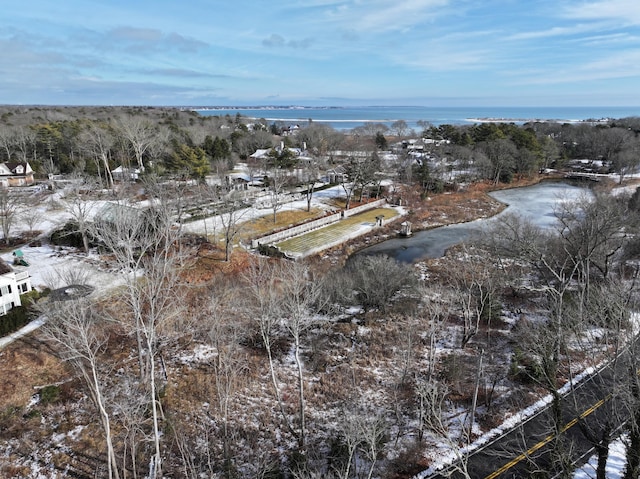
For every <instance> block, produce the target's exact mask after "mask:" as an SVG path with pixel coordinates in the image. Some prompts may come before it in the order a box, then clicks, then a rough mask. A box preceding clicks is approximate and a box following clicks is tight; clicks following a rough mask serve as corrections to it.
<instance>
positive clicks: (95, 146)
mask: <svg viewBox="0 0 640 479" xmlns="http://www.w3.org/2000/svg"><path fill="white" fill-rule="evenodd" d="M81 141H82V146H83V147H84V149H85V151H86V152H87V153H88V154H89V155H91V156H92V157H93V159H94V161H95V162H96V167H97V169H98V176H99V177H100V178H101V174H100V170H101V168H103V169H104V174H105V179H106V180H107V188H113V175H112V174H111V167H110V166H109V157H110V154H111V149H112V148H113V145H114V143H115V140H114V138H113V135H112V134H111V132H110V131H109V130H108V129H107V128H106V127H105V126H103V125H100V124H97V123H90V124H89V127H88V128H87V130H85V131H84V132H83V133H82V135H81ZM101 181H102V180H101Z"/></svg>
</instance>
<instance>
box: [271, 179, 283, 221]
mask: <svg viewBox="0 0 640 479" xmlns="http://www.w3.org/2000/svg"><path fill="white" fill-rule="evenodd" d="M286 183H287V175H286V173H285V172H284V171H283V170H281V169H280V168H273V169H271V170H270V172H269V203H270V204H271V209H272V210H273V222H274V223H275V222H276V214H277V213H278V211H279V210H280V209H281V208H282V206H283V205H284V195H285V191H284V186H285V184H286Z"/></svg>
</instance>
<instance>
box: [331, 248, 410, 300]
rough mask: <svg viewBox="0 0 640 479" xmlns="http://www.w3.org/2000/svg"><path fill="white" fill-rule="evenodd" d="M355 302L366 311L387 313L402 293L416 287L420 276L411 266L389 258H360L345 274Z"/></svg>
mask: <svg viewBox="0 0 640 479" xmlns="http://www.w3.org/2000/svg"><path fill="white" fill-rule="evenodd" d="M342 274H343V275H344V276H346V278H347V281H346V283H347V284H346V285H344V286H343V288H344V287H346V286H349V287H350V288H349V289H345V290H344V291H343V292H345V293H350V294H351V295H352V299H353V300H355V301H356V302H357V303H359V304H361V305H362V306H363V307H364V308H365V309H376V308H379V309H383V310H384V309H386V307H387V306H388V305H389V302H390V301H391V299H392V298H393V296H394V295H395V294H396V293H398V292H399V291H400V290H402V289H405V288H409V287H412V286H413V285H415V282H416V276H415V273H414V271H413V268H411V267H410V266H409V265H406V264H402V263H399V262H397V261H396V260H394V259H393V258H390V257H388V256H384V255H383V256H366V255H358V256H356V257H355V258H353V259H351V260H350V261H349V262H348V263H347V264H346V266H345V268H344V269H343V270H342Z"/></svg>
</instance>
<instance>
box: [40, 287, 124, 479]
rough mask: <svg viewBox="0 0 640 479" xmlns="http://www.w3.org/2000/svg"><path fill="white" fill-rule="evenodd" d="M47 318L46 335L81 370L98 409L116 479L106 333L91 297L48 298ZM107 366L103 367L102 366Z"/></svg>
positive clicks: (112, 477) (117, 477)
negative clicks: (54, 300)
mask: <svg viewBox="0 0 640 479" xmlns="http://www.w3.org/2000/svg"><path fill="white" fill-rule="evenodd" d="M44 312H46V314H47V316H48V318H49V321H48V322H47V323H46V325H45V331H46V333H47V337H48V338H49V339H51V340H52V341H53V342H54V343H55V344H56V345H57V351H59V354H60V357H61V359H63V360H64V361H66V362H68V363H69V364H71V366H72V367H73V369H74V370H75V371H77V372H78V373H80V375H81V376H82V378H83V379H84V382H85V384H86V386H87V389H88V391H89V397H90V398H91V400H92V402H93V404H94V405H95V406H96V409H97V410H98V414H99V418H100V424H101V426H102V430H103V433H104V439H105V441H106V444H107V466H108V471H109V478H110V479H119V477H120V471H119V468H118V463H117V459H116V455H115V450H114V444H113V434H112V428H111V423H112V414H111V413H110V412H109V408H108V405H107V403H106V395H105V392H106V390H107V389H108V388H109V385H108V378H109V376H110V371H109V370H108V367H106V368H105V366H106V365H108V364H109V362H108V361H104V358H103V354H104V353H105V350H106V344H107V340H108V333H107V332H106V331H105V329H104V324H101V321H100V320H99V318H98V316H97V313H96V311H95V309H94V308H93V306H92V305H91V302H90V300H87V299H76V300H70V301H64V302H56V303H51V302H49V303H48V304H47V305H46V306H45V307H43V313H44ZM105 369H106V370H105Z"/></svg>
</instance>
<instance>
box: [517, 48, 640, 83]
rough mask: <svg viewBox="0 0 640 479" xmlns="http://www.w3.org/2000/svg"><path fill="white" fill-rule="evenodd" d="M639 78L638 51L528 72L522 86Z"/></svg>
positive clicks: (639, 53)
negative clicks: (562, 67)
mask: <svg viewBox="0 0 640 479" xmlns="http://www.w3.org/2000/svg"><path fill="white" fill-rule="evenodd" d="M632 77H639V78H640V49H637V50H629V51H623V52H619V53H613V54H608V55H606V56H603V57H601V58H598V59H596V60H593V61H590V62H586V63H583V64H574V65H572V66H571V68H566V69H554V70H552V71H542V70H540V71H538V72H536V73H534V72H529V73H528V74H527V75H526V77H523V78H525V79H523V80H522V82H521V83H522V84H544V85H552V84H562V83H576V84H584V83H587V82H591V81H598V80H615V79H623V78H632Z"/></svg>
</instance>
